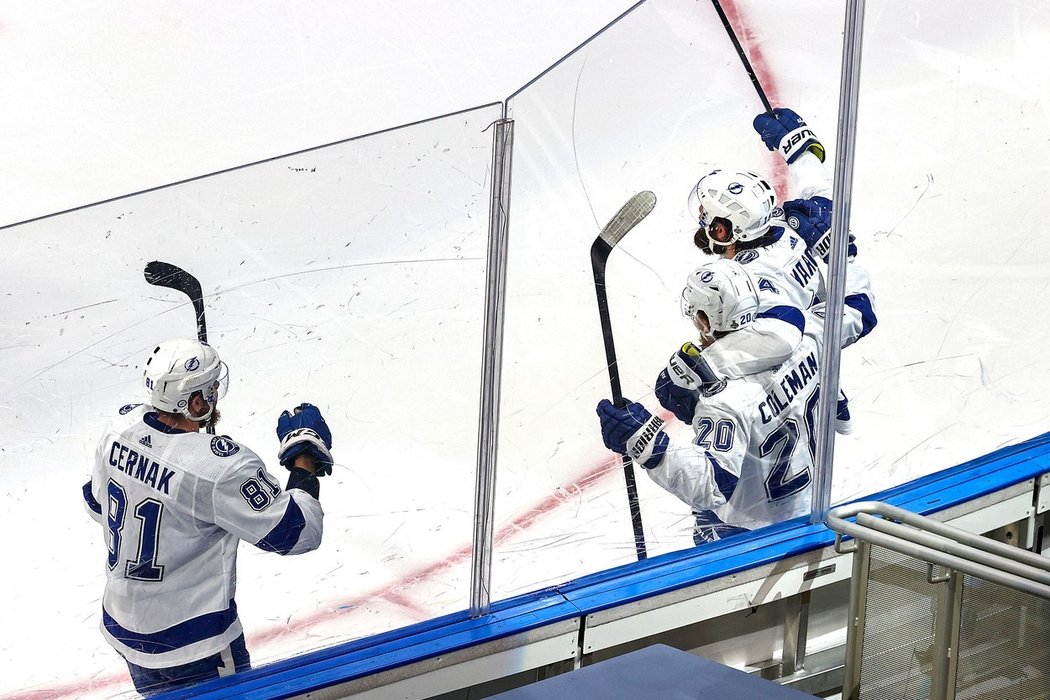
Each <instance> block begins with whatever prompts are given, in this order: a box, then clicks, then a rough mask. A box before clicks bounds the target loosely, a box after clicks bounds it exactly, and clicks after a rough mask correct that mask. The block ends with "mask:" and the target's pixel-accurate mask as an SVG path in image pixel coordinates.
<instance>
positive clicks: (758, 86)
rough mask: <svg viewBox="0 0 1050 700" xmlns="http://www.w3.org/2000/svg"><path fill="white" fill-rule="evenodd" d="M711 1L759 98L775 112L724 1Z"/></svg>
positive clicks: (769, 110) (763, 104) (770, 110)
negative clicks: (741, 43)
mask: <svg viewBox="0 0 1050 700" xmlns="http://www.w3.org/2000/svg"><path fill="white" fill-rule="evenodd" d="M711 3H712V4H713V5H714V6H715V11H716V12H717V13H718V17H719V19H721V20H722V26H723V27H725V28H726V33H727V34H729V40H730V41H731V42H733V47H734V48H735V49H736V55H737V56H739V57H740V61H741V63H743V64H744V70H746V71H747V75H748V77H749V78H751V84H752V85H754V86H755V92H757V93H758V99H760V100H762V106H763V107H765V108H766V111H767V112H768V113H770V114H772V113H773V107H772V105H770V104H769V100H768V99H767V98H766V91H765V90H763V89H762V83H760V82H758V75H756V74H755V70H754V69H753V68H752V67H751V61H749V60H748V59H747V54H745V53H744V47H743V46H741V45H740V40H739V39H737V37H736V32H735V31H733V25H732V24H730V22H729V17H727V16H726V12H725V10H723V9H722V3H721V2H719V0H711Z"/></svg>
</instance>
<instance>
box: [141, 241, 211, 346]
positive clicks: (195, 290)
mask: <svg viewBox="0 0 1050 700" xmlns="http://www.w3.org/2000/svg"><path fill="white" fill-rule="evenodd" d="M143 275H144V276H145V278H146V281H147V282H149V283H150V284H152V285H154V286H156V287H167V288H168V289H174V290H176V291H179V292H182V293H183V294H185V295H186V296H187V297H189V299H190V302H192V303H193V311H194V313H195V314H196V316H197V339H198V340H200V341H201V342H202V343H207V342H208V327H207V324H206V323H205V320H204V294H203V292H202V291H201V283H200V282H198V281H197V278H196V277H194V276H193V275H191V274H190V273H188V272H186V271H185V270H183V269H182V268H181V267H178V266H177V265H172V264H171V263H167V262H162V261H160V260H154V261H153V262H150V263H147V264H146V269H145V270H144V271H143Z"/></svg>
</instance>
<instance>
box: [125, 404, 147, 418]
mask: <svg viewBox="0 0 1050 700" xmlns="http://www.w3.org/2000/svg"><path fill="white" fill-rule="evenodd" d="M141 405H142V404H140V403H129V404H127V405H125V406H121V407H120V415H122V416H124V415H127V414H128V413H131V412H132V411H134V410H135V409H136V408H138V407H139V406H141Z"/></svg>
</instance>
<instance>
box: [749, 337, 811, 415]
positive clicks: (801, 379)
mask: <svg viewBox="0 0 1050 700" xmlns="http://www.w3.org/2000/svg"><path fill="white" fill-rule="evenodd" d="M817 375H818V372H817V354H816V353H813V352H811V353H810V354H808V355H806V356H805V357H804V358H802V361H801V362H799V363H798V365H797V366H796V367H795V368H794V369H792V370H791V371H790V372H788V373H787V374H786V375H785V376H784V378H783V379H781V380H780V385H779V386H778V387H776V388H775V389H773V391H771V392H769V393H768V394H766V398H765V399H764V400H763V401H762V403H761V404H759V406H758V412H759V413H760V414H761V416H762V423H763V424H765V423H770V422H771V421H772V420H773V419H774V418H776V417H777V416H779V415H780V414H781V413H783V412H784V411H786V410H787V408H788V405H789V404H790V403H791V400H792V399H793V398H795V397H796V396H798V394H799V392H801V391H802V390H803V389H804V388H805V387H806V385H808V384H809V382H810V381H812V380H813V379H815V378H816V377H817Z"/></svg>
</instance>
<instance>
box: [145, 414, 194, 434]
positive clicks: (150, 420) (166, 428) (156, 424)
mask: <svg viewBox="0 0 1050 700" xmlns="http://www.w3.org/2000/svg"><path fill="white" fill-rule="evenodd" d="M142 422H143V423H145V424H146V425H148V426H149V427H151V428H153V429H154V430H159V431H160V432H162V433H167V434H168V435H181V434H182V433H188V432H191V431H189V430H179V429H178V428H172V427H171V426H170V425H164V424H163V423H161V422H160V418H159V417H158V416H157V413H156V412H155V411H150V412H148V413H146V414H144V415H143V416H142Z"/></svg>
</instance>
